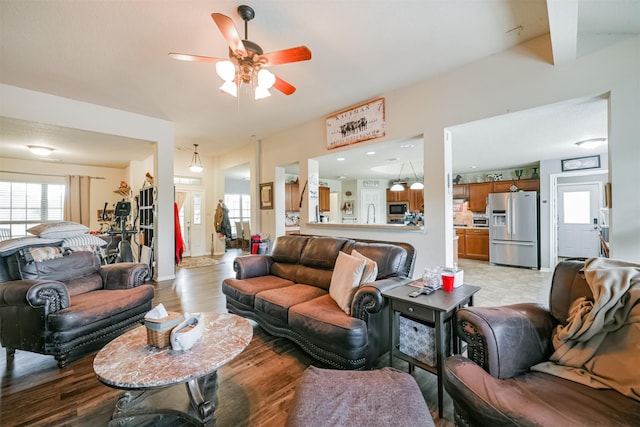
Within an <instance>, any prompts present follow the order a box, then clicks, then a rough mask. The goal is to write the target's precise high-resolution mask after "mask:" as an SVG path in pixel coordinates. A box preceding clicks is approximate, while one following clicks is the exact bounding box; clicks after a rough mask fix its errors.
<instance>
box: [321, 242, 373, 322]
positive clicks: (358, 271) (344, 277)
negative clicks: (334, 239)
mask: <svg viewBox="0 0 640 427" xmlns="http://www.w3.org/2000/svg"><path fill="white" fill-rule="evenodd" d="M364 266H365V262H364V260H363V259H361V258H358V257H354V256H351V255H347V254H345V253H344V252H340V253H339V255H338V259H337V260H336V265H335V267H334V269H333V275H332V276H331V285H330V286H329V295H331V298H333V300H334V301H335V302H336V304H338V307H340V309H341V310H342V311H344V312H345V313H347V314H351V301H352V300H353V294H354V293H355V291H356V289H357V288H358V286H359V285H360V279H362V272H363V271H364Z"/></svg>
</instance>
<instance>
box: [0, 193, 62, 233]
mask: <svg viewBox="0 0 640 427" xmlns="http://www.w3.org/2000/svg"><path fill="white" fill-rule="evenodd" d="M63 217H64V185H61V184H45V183H32V182H8V181H0V228H9V229H10V230H11V236H12V237H17V236H26V235H27V228H30V227H32V226H34V225H37V224H40V223H42V222H45V221H61V220H62V219H63Z"/></svg>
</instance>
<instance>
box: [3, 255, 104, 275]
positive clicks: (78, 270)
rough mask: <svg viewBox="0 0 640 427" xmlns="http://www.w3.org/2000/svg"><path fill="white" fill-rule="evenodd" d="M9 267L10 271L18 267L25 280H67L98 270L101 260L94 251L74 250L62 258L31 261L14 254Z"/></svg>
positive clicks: (9, 261)
mask: <svg viewBox="0 0 640 427" xmlns="http://www.w3.org/2000/svg"><path fill="white" fill-rule="evenodd" d="M8 267H9V270H10V271H11V270H12V269H17V271H18V272H19V277H20V278H21V279H23V280H37V279H48V280H58V281H60V282H65V281H67V280H70V279H76V278H79V277H86V276H89V275H91V274H93V273H96V272H98V271H99V270H100V261H99V260H98V257H97V256H96V254H95V253H93V252H72V253H69V254H66V255H65V256H63V257H61V258H55V259H51V260H48V261H43V262H31V263H27V262H26V261H25V259H24V258H23V257H21V256H14V257H13V259H9V260H8ZM12 275H15V273H12Z"/></svg>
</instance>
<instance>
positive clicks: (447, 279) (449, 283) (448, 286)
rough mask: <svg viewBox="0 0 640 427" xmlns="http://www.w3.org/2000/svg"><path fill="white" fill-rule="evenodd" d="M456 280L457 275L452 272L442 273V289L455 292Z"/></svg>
mask: <svg viewBox="0 0 640 427" xmlns="http://www.w3.org/2000/svg"><path fill="white" fill-rule="evenodd" d="M455 280H456V276H453V275H451V274H446V273H443V274H442V289H443V290H444V291H445V292H453V282H454V281H455Z"/></svg>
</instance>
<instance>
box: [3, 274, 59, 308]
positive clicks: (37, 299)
mask: <svg viewBox="0 0 640 427" xmlns="http://www.w3.org/2000/svg"><path fill="white" fill-rule="evenodd" d="M2 306H4V307H9V306H14V307H15V306H31V307H34V308H35V307H45V312H46V313H53V312H56V311H58V310H62V309H64V308H67V307H69V292H68V290H67V287H66V286H65V284H64V283H62V282H58V281H55V280H15V281H12V282H5V283H2V284H0V307H2Z"/></svg>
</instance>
